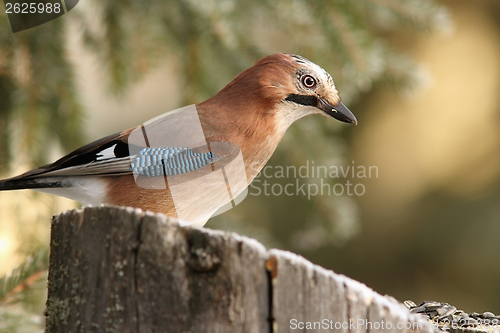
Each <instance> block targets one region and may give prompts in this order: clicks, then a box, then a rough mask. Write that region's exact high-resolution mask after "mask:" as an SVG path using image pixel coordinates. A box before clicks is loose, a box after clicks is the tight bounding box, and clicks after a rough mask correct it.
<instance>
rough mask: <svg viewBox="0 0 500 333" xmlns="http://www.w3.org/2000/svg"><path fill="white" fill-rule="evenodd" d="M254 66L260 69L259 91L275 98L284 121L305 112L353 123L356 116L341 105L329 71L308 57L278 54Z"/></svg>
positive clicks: (300, 115)
mask: <svg viewBox="0 0 500 333" xmlns="http://www.w3.org/2000/svg"><path fill="white" fill-rule="evenodd" d="M254 68H260V71H259V72H260V75H259V85H260V86H261V92H262V93H263V95H264V96H266V97H267V98H268V99H273V100H274V101H275V105H276V106H277V109H278V111H277V112H279V113H280V115H279V116H280V117H282V118H283V120H284V121H286V122H287V123H291V122H293V121H295V120H297V119H299V118H302V117H303V116H306V115H309V114H323V115H328V116H331V117H333V118H335V119H337V120H339V121H342V122H346V123H353V124H357V120H356V117H355V116H354V115H353V114H352V112H351V111H349V109H348V108H347V107H346V106H345V105H344V104H342V102H341V100H340V96H339V93H338V91H337V89H336V88H335V84H334V82H333V80H332V77H331V76H330V74H328V73H327V72H326V71H325V70H324V69H323V68H321V67H320V66H318V65H317V64H315V63H313V62H311V61H310V60H308V59H306V58H303V57H301V56H298V55H292V54H282V53H278V54H273V55H270V56H267V57H265V58H263V59H261V60H259V61H258V62H257V63H256V64H255V66H254ZM288 125H290V124H288Z"/></svg>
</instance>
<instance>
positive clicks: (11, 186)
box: [0, 178, 64, 191]
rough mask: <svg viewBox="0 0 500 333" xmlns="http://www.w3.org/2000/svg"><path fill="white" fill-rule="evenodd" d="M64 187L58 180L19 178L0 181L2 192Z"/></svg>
mask: <svg viewBox="0 0 500 333" xmlns="http://www.w3.org/2000/svg"><path fill="white" fill-rule="evenodd" d="M54 187H64V185H63V183H62V182H61V181H60V180H58V179H53V180H51V179H48V178H44V179H43V180H42V179H36V178H18V179H13V178H9V179H4V180H0V191H9V190H25V189H34V190H35V189H40V188H54Z"/></svg>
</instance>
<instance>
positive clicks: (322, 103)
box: [317, 98, 358, 125]
mask: <svg viewBox="0 0 500 333" xmlns="http://www.w3.org/2000/svg"><path fill="white" fill-rule="evenodd" d="M317 107H318V108H319V109H321V110H323V111H325V112H326V113H327V114H328V115H330V116H332V117H333V118H335V119H337V120H340V121H342V122H344V123H351V124H354V125H357V124H358V120H357V119H356V117H355V116H354V114H353V113H352V112H351V111H349V109H348V108H347V107H346V106H345V105H344V104H342V102H339V103H338V104H337V106H333V105H331V104H330V103H328V102H327V101H326V100H324V99H323V98H318V106H317Z"/></svg>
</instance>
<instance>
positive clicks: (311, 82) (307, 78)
mask: <svg viewBox="0 0 500 333" xmlns="http://www.w3.org/2000/svg"><path fill="white" fill-rule="evenodd" d="M302 84H303V85H304V86H305V87H307V88H314V87H315V86H316V79H315V78H313V77H312V76H311V75H304V76H303V77H302Z"/></svg>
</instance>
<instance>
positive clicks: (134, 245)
mask: <svg viewBox="0 0 500 333" xmlns="http://www.w3.org/2000/svg"><path fill="white" fill-rule="evenodd" d="M50 246H51V248H50V250H51V253H50V268H49V290H48V300H47V309H46V319H47V321H46V332H50V333H55V332H61V333H68V332H172V333H182V332H193V333H194V332H220V333H225V332H227V333H235V332H252V333H253V332H257V333H267V332H269V333H270V332H342V333H346V332H353V333H354V332H355V333H365V332H370V333H372V332H391V333H392V332H394V333H399V332H401V333H407V332H408V333H410V332H429V333H430V332H437V331H438V330H437V329H436V328H435V327H434V326H433V325H431V324H429V321H427V320H426V319H425V318H423V317H422V316H417V315H414V314H411V313H409V312H408V310H407V309H406V308H405V307H404V305H402V304H401V303H399V302H397V301H396V300H395V299H393V298H391V297H387V296H381V295H379V294H377V293H375V292H374V291H373V290H371V289H369V288H368V287H366V286H365V285H363V284H361V283H359V282H356V281H354V280H352V279H349V278H347V277H345V276H342V275H339V274H336V273H334V272H332V271H329V270H326V269H323V268H321V267H319V266H316V265H313V264H312V263H310V262H309V261H307V260H305V259H303V258H302V257H300V256H297V255H295V254H292V253H289V252H286V251H280V250H274V249H273V250H269V251H268V250H266V249H265V248H264V246H262V245H261V244H260V243H258V242H257V241H255V240H253V239H250V238H247V237H242V236H239V235H237V234H234V233H228V232H221V231H213V230H210V229H204V228H190V227H180V226H179V225H178V224H177V223H176V222H175V221H174V220H171V219H168V218H167V217H166V216H164V215H160V214H152V213H144V212H142V211H140V210H135V209H130V208H119V207H105V206H102V207H87V208H84V209H82V210H72V211H68V212H64V213H62V214H61V215H59V216H56V217H54V219H53V221H52V231H51V244H50Z"/></svg>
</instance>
